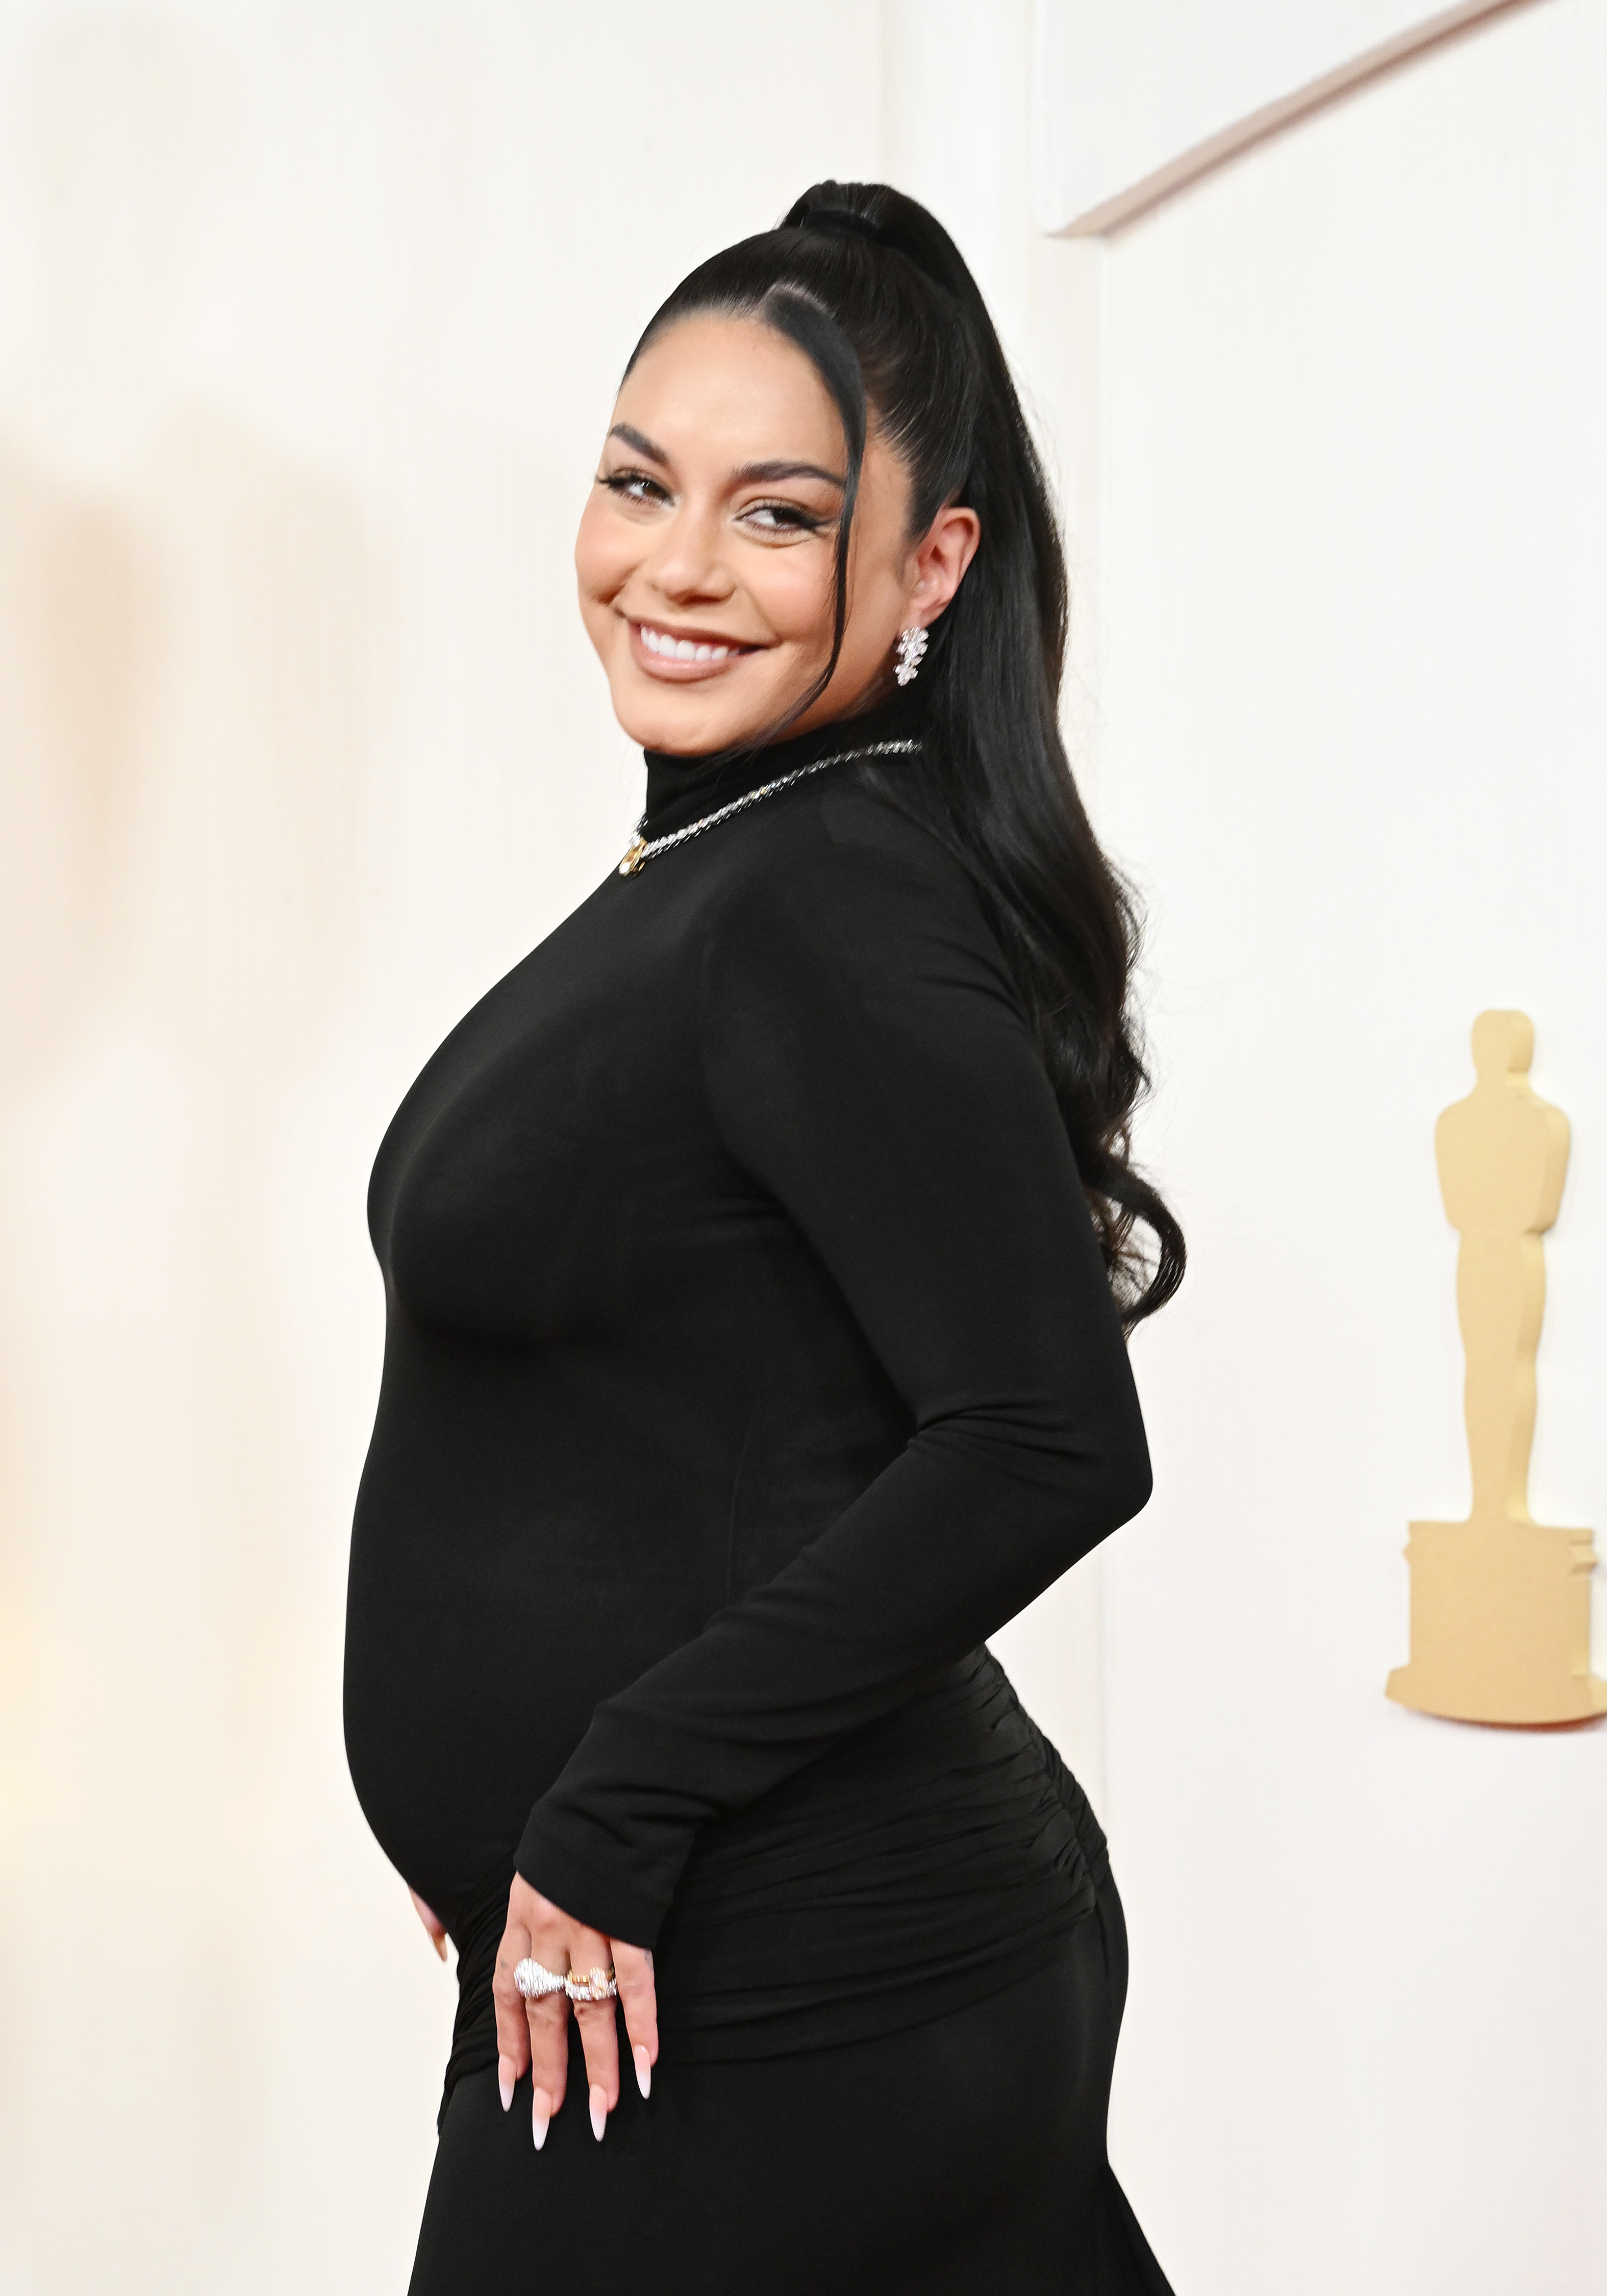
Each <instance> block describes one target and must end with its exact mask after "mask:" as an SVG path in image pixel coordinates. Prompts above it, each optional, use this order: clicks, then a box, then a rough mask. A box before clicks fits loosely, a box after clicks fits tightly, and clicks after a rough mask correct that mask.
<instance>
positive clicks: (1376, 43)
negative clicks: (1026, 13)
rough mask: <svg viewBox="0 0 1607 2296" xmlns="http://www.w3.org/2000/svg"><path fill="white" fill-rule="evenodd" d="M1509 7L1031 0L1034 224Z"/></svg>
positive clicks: (1476, 0)
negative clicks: (1399, 49) (1254, 117)
mask: <svg viewBox="0 0 1607 2296" xmlns="http://www.w3.org/2000/svg"><path fill="white" fill-rule="evenodd" d="M906 4H910V0H906ZM1512 4H1513V0H1482V5H1481V4H1480V0H1459V4H1451V5H1447V4H1445V0H1440V4H1439V6H1431V5H1427V4H1425V0H1300V4H1299V6H1298V7H1291V5H1290V4H1289V0H1189V4H1187V5H1180V4H1179V0H1036V4H1035V6H1034V9H1033V17H1034V25H1033V37H1034V44H1035V68H1036V85H1035V88H1034V99H1035V100H1034V107H1033V108H1034V125H1035V137H1034V142H1035V150H1034V152H1033V173H1034V178H1035V183H1034V190H1035V194H1036V213H1037V222H1038V224H1039V225H1040V226H1041V228H1042V229H1043V230H1045V231H1051V232H1054V231H1062V230H1064V229H1065V227H1066V226H1067V225H1069V224H1071V223H1073V222H1075V221H1076V220H1077V218H1078V217H1084V216H1086V215H1088V214H1089V213H1090V212H1091V211H1094V210H1096V209H1103V207H1104V206H1105V205H1106V203H1107V202H1108V201H1112V200H1114V199H1116V198H1117V197H1118V196H1119V194H1120V193H1124V192H1127V191H1128V190H1130V189H1131V188H1132V187H1133V186H1134V185H1135V184H1138V183H1140V182H1141V181H1142V180H1143V179H1144V177H1146V176H1151V175H1152V174H1154V173H1155V172H1156V171H1157V170H1159V169H1160V168H1165V167H1167V166H1168V163H1170V162H1171V161H1173V160H1177V159H1179V158H1180V157H1181V156H1182V154H1183V153H1185V152H1189V151H1192V150H1193V149H1194V147H1195V146H1196V145H1199V144H1201V143H1207V142H1209V140H1210V139H1211V138H1213V137H1215V136H1218V135H1221V134H1222V133H1223V132H1224V131H1225V130H1227V129H1231V128H1232V127H1234V125H1235V124H1236V123H1237V122H1239V121H1241V120H1243V119H1246V118H1247V117H1248V116H1249V115H1250V114H1251V113H1254V112H1259V111H1261V110H1262V109H1263V108H1264V107H1265V106H1267V105H1268V104H1274V103H1277V102H1282V101H1283V99H1285V98H1287V97H1289V96H1291V95H1293V94H1295V93H1296V91H1297V90H1300V89H1301V88H1305V87H1308V86H1310V85H1311V84H1312V83H1313V82H1315V81H1317V80H1321V79H1323V78H1325V77H1326V76H1327V75H1328V74H1330V73H1332V72H1334V71H1336V70H1343V69H1344V68H1345V67H1347V66H1349V65H1351V64H1353V63H1355V62H1356V61H1357V59H1358V58H1360V57H1363V56H1365V55H1366V54H1368V53H1372V52H1373V51H1376V50H1378V49H1380V48H1381V47H1383V46H1385V45H1393V44H1395V43H1397V42H1400V41H1402V40H1409V39H1411V38H1412V37H1415V36H1419V35H1421V34H1423V32H1424V31H1425V30H1427V29H1430V28H1434V29H1441V28H1444V27H1445V26H1447V24H1449V23H1452V22H1455V21H1462V20H1464V19H1472V18H1474V17H1477V16H1479V15H1480V14H1482V13H1484V12H1487V11H1488V9H1489V8H1491V7H1492V6H1500V5H1508V6H1510V5H1512ZM978 13H979V14H980V12H978ZM1096 228H1103V225H1099V226H1096Z"/></svg>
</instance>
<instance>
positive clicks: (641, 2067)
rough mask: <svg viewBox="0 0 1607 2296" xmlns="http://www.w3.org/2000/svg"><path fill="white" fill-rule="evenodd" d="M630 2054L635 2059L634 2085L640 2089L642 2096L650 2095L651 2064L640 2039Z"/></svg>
mask: <svg viewBox="0 0 1607 2296" xmlns="http://www.w3.org/2000/svg"><path fill="white" fill-rule="evenodd" d="M631 2055H632V2056H633V2057H634V2058H635V2061H636V2087H638V2088H639V2089H640V2090H641V2092H642V2094H643V2095H644V2096H651V2095H652V2064H651V2062H649V2060H648V2054H647V2052H646V2050H645V2049H644V2047H643V2046H642V2044H641V2043H640V2041H638V2042H637V2044H636V2046H635V2048H634V2049H633V2050H632V2051H631Z"/></svg>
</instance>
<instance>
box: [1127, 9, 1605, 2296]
mask: <svg viewBox="0 0 1607 2296" xmlns="http://www.w3.org/2000/svg"><path fill="white" fill-rule="evenodd" d="M1604 117H1607V10H1603V7H1602V6H1601V4H1600V0H1548V4H1546V5H1543V6H1537V7H1534V8H1531V9H1528V10H1524V11H1520V12H1517V13H1515V14H1513V15H1512V16H1510V17H1508V18H1506V19H1505V20H1504V21H1500V22H1498V23H1496V25H1494V26H1493V27H1492V28H1490V29H1488V31H1486V32H1484V33H1482V34H1480V35H1479V36H1477V37H1472V38H1470V39H1469V40H1467V41H1465V42H1464V43H1460V44H1458V45H1455V46H1454V47H1451V48H1448V49H1447V50H1445V51H1443V52H1441V53H1439V55H1437V56H1435V57H1433V58H1432V59H1431V60H1429V61H1426V62H1425V63H1423V65H1422V66H1421V67H1418V68H1414V69H1413V70H1408V71H1406V72H1405V73H1403V74H1402V75H1400V76H1399V77H1398V78H1395V79H1393V80H1391V81H1390V82H1389V83H1387V84H1385V85H1383V86H1379V87H1376V88H1375V89H1373V91H1372V92H1371V93H1369V94H1366V95H1365V96H1363V97H1361V98H1359V99H1357V101H1355V102H1351V103H1349V104H1347V105H1346V106H1344V107H1342V108H1341V109H1340V110H1337V111H1333V112H1332V113H1329V114H1328V115H1326V116H1324V117H1323V118H1321V119H1317V120H1316V121H1315V122H1314V123H1312V124H1311V125H1309V126H1308V127H1305V128H1304V129H1302V130H1301V131H1300V132H1299V133H1298V134H1296V135H1291V136H1290V137H1289V138H1288V139H1286V140H1284V141H1283V142H1281V143H1277V144H1275V145H1273V146H1270V147H1268V148H1267V149H1265V150H1263V151H1261V152H1259V153H1257V154H1256V155H1254V156H1253V157H1252V158H1251V159H1250V160H1247V161H1246V162H1244V163H1242V164H1241V165H1239V166H1237V167H1235V168H1233V169H1232V170H1230V171H1228V172H1227V173H1226V174H1224V175H1222V176H1219V177H1218V178H1216V179H1215V180H1214V181H1212V182H1210V183H1209V184H1206V185H1205V186H1203V187H1202V188H1201V189H1200V190H1199V191H1198V192H1196V193H1193V195H1191V196H1189V197H1186V198H1185V199H1183V200H1180V201H1177V203H1176V204H1175V205H1174V206H1172V207H1170V208H1168V209H1165V210H1164V211H1162V212H1161V213H1160V214H1159V215H1157V216H1156V217H1154V218H1153V219H1152V220H1151V221H1150V222H1148V223H1146V224H1144V225H1139V226H1138V227H1137V228H1136V229H1135V230H1133V231H1132V232H1131V233H1129V234H1126V235H1124V236H1122V237H1120V238H1119V239H1117V240H1115V241H1114V242H1111V244H1110V246H1109V247H1108V249H1107V251H1106V256H1105V298H1104V310H1103V320H1104V332H1103V423H1104V430H1103V649H1104V672H1103V681H1102V685H1101V702H1102V707H1103V717H1104V753H1103V768H1102V772H1103V779H1102V794H1103V808H1102V810H1103V821H1104V824H1105V826H1106V828H1107V831H1108V832H1109V833H1110V834H1111V837H1112V838H1113V840H1114V842H1115V845H1116V847H1117V849H1118V850H1119V852H1120V853H1121V854H1122V855H1123V856H1124V857H1126V858H1127V860H1128V861H1129V863H1130V864H1131V865H1133V866H1134V867H1135V868H1136V871H1137V873H1138V874H1139V876H1140V877H1141V879H1142V880H1143V881H1144V884H1145V885H1146V886H1147V887H1148V888H1149V889H1150V892H1151V898H1152V917H1153V934H1152V945H1151V958H1150V964H1151V972H1152V980H1153V983H1154V1006H1153V1032H1154V1044H1155V1054H1156V1062H1157V1067H1158V1070H1159V1073H1160V1078H1161V1090H1160V1097H1159V1101H1158V1103H1157V1106H1156V1108H1155V1109H1154V1111H1152V1114H1151V1116H1150V1118H1149V1119H1148V1120H1147V1122H1146V1124H1145V1126H1144V1135H1143V1145H1144V1151H1145V1152H1146V1154H1147V1155H1148V1156H1149V1158H1150V1159H1151V1160H1152V1162H1153V1163H1154V1164H1155V1166H1156V1167H1157V1168H1158V1169H1159V1170H1160V1172H1161V1173H1162V1174H1163V1176H1164V1177H1165V1179H1166V1182H1167V1184H1168V1187H1169V1188H1170V1190H1171V1191H1172V1193H1173V1194H1174V1195H1175V1198H1176V1200H1177V1206H1178V1209H1179V1210H1180V1212H1181V1214H1182V1216H1183V1218H1184V1219H1185V1223H1186V1225H1187V1227H1188V1230H1189V1235H1190V1241H1191V1245H1192V1249H1193V1273H1192V1274H1191V1275H1190V1278H1189V1281H1188V1285H1187V1288H1186V1290H1185V1293H1184V1295H1183V1297H1182V1299H1181V1300H1179V1302H1178V1303H1177V1306H1176V1307H1175V1308H1171V1309H1170V1310H1168V1313H1167V1315H1166V1316H1163V1317H1162V1318H1161V1319H1160V1322H1159V1323H1158V1324H1156V1325H1155V1326H1154V1327H1153V1328H1152V1331H1150V1332H1149V1333H1146V1334H1144V1337H1143V1338H1142V1339H1141V1340H1140V1341H1139V1342H1138V1345H1137V1348H1136V1360H1137V1363H1138V1365H1139V1369H1140V1376H1141V1380H1142V1383H1143V1387H1144V1396H1145V1403H1146V1408H1147V1411H1148V1414H1149V1418H1150V1423H1151V1428H1152V1436H1153V1440H1154V1447H1155V1452H1156V1457H1157V1464H1158V1474H1159V1481H1158V1490H1157V1496H1156V1498H1155V1501H1154V1504H1153V1506H1152V1509H1151V1511H1150V1513H1149V1514H1148V1516H1147V1517H1146V1518H1144V1521H1142V1522H1141V1523H1140V1524H1139V1525H1137V1526H1136V1527H1135V1530H1134V1532H1133V1533H1131V1534H1127V1535H1124V1536H1123V1537H1122V1538H1120V1539H1119V1540H1118V1541H1116V1542H1115V1543H1114V1544H1113V1546H1112V1549H1111V1554H1110V1556H1109V1559H1108V1561H1107V1562H1106V1566H1105V1573H1104V1584H1105V1602H1106V1647H1105V1669H1106V1764H1107V1775H1108V1796H1107V1804H1106V1808H1105V1813H1104V1814H1105V1816H1106V1818H1107V1821H1108V1823H1109V1825H1110V1827H1111V1834H1112V1838H1113V1841H1114V1845H1115V1850H1116V1858H1117V1870H1118V1873H1119V1877H1120V1880H1121V1882H1122V1885H1123V1887H1124V1890H1125V1891H1126V1895H1127V1907H1128V1914H1129V1920H1130V1924H1131V1931H1132V1942H1133V1967H1134V1981H1133V1996H1132V2005H1131V2012H1130V2023H1129V2029H1128V2031H1127V2036H1126V2038H1125V2041H1124V2051H1123V2059H1122V2062H1121V2063H1120V2065H1119V2072H1118V2095H1117V2103H1116V2114H1115V2122H1114V2135H1113V2144H1114V2150H1115V2154H1116V2157H1117V2160H1118V2164H1119V2167H1120V2169H1121V2170H1122V2172H1123V2174H1124V2176H1125V2177H1126V2178H1127V2182H1128V2185H1129V2189H1130V2190H1131V2192H1132V2194H1133V2195H1134V2198H1135V2201H1136V2205H1137V2206H1138V2209H1139V2211H1140V2214H1141V2216H1142V2217H1143V2218H1144V2221H1145V2222H1146V2224H1147V2226H1148V2227H1149V2229H1150V2231H1151V2233H1152V2236H1153V2237H1154V2239H1155V2242H1156V2244H1157V2247H1158V2249H1159V2250H1160V2254H1161V2256H1162V2258H1163V2260H1164V2261H1165V2262H1166V2264H1167V2265H1168V2269H1169V2270H1170V2271H1171V2273H1172V2274H1173V2276H1174V2277H1175V2279H1176V2282H1177V2286H1178V2288H1179V2289H1180V2290H1187V2291H1189V2292H1190V2296H1287V2292H1289V2291H1291V2290H1299V2291H1300V2296H1356V2292H1359V2291H1365V2292H1367V2296H1512V2292H1513V2291H1517V2290H1523V2291H1529V2290H1537V2291H1538V2290H1542V2289H1563V2288H1573V2289H1579V2290H1584V2289H1597V2288H1602V2287H1604V2286H1607V2093H1604V2092H1603V2086H1602V2079H1601V2069H1602V2064H1603V2054H1604V2052H1607V1985H1604V1983H1603V1974H1602V1970H1603V1952H1602V1947H1603V1926H1602V1925H1603V1912H1602V1909H1603V1905H1604V1904H1607V1830H1604V1829H1603V1809H1604V1808H1607V1732H1603V1731H1601V1730H1594V1731H1588V1732H1585V1733H1576V1734H1547V1733H1537V1734H1521V1733H1515V1732H1501V1731H1484V1730H1475V1729H1470V1728H1465V1727H1461V1726H1455V1725H1451V1724H1443V1723H1436V1722H1432V1721H1429V1720H1426V1719H1424V1718H1421V1717H1418V1716H1415V1715H1411V1714H1407V1713H1406V1712H1404V1711H1402V1710H1400V1709H1398V1708H1397V1707H1394V1706H1391V1705H1390V1704H1388V1703H1387V1702H1386V1701H1385V1699H1384V1696H1383V1683H1384V1677H1385V1675H1386V1673H1387V1671H1388V1669H1390V1666H1391V1665H1393V1664H1395V1663H1398V1661H1400V1660H1401V1659H1402V1658H1403V1657H1404V1656H1405V1653H1406V1570H1405V1565H1404V1563H1403V1562H1402V1561H1401V1559H1400V1550H1401V1547H1402V1546H1403V1544H1404V1541H1405V1533H1406V1523H1407V1521H1408V1520H1409V1519H1410V1518H1411V1517H1413V1516H1414V1515H1422V1516H1439V1517H1446V1516H1450V1515H1453V1514H1455V1513H1463V1512H1464V1511H1465V1508H1466V1505H1467V1497H1468V1485H1467V1472H1466V1464H1465V1455H1464V1447H1463V1442H1462V1433H1461V1417H1460V1404H1461V1356H1460V1349H1459V1343H1458V1339H1457V1332H1456V1324H1455V1300H1454V1292H1453V1283H1454V1271H1455V1236H1454V1235H1453V1234H1452V1233H1451V1231H1450V1230H1449V1228H1448V1227H1447V1226H1446V1224H1445V1221H1444V1218H1443V1214H1442V1211H1441V1208H1440V1204H1439V1193H1438V1188H1437V1184H1436V1177H1435V1169H1434V1161H1433V1150H1432V1128H1433V1122H1434V1119H1435V1116H1436V1114H1437V1113H1438V1111H1439V1109H1440V1108H1442V1107H1443V1106H1444V1105H1445V1104H1446V1103H1447V1102H1449V1101H1450V1100H1452V1099H1454V1098H1456V1097H1459V1096H1460V1095H1462V1094H1463V1093H1464V1091H1466V1090H1467V1089H1468V1088H1469V1086H1470V1083H1471V1076H1472V1070H1471V1067H1470V1063H1469V1059H1468V1054H1467V1031H1468V1027H1469V1024H1470V1022H1471V1021H1472V1018H1473V1015H1474V1014H1475V1013H1477V1012H1478V1011H1479V1010H1480V1008H1481V1007H1483V1006H1486V1005H1507V1004H1511V1005H1520V1006H1521V1007H1522V1008H1524V1009H1525V1010H1526V1011H1528V1012H1529V1013H1530V1014H1531V1015H1532V1017H1533V1019H1534V1021H1535V1024H1536V1029H1537V1042H1538V1054H1537V1067H1536V1070H1535V1081H1536V1084H1537V1087H1538V1089H1539V1090H1540V1091H1541V1092H1542V1093H1544V1094H1545V1095H1546V1096H1547V1097H1548V1098H1551V1099H1553V1100H1554V1101H1556V1102H1557V1103H1560V1104H1561V1105H1562V1107H1563V1108H1564V1109H1565V1110H1566V1111H1568V1113H1569V1114H1570V1117H1571V1118H1572V1119H1573V1124H1574V1153H1573V1167H1572V1169H1571V1172H1570V1177H1569V1182H1568V1189H1567V1193H1566V1195H1565V1198H1564V1202H1563V1210H1562V1219H1561V1221H1560V1223H1559V1226H1558V1227H1557V1229H1556V1231H1555V1233H1554V1236H1553V1238H1552V1240H1551V1242H1550V1243H1549V1244H1548V1247H1547V1262H1548V1270H1549V1283H1550V1296H1549V1302H1548V1306H1547V1311H1546V1332H1545V1337H1544V1341H1543V1345H1542V1352H1541V1357H1540V1415H1539V1430H1538V1439H1537V1451H1536V1462H1535V1473H1534V1479H1533V1498H1534V1503H1535V1508H1536V1512H1537V1515H1538V1516H1539V1517H1540V1518H1541V1519H1542V1520H1545V1521H1554V1522H1562V1523H1578V1522H1588V1523H1595V1525H1596V1526H1597V1527H1598V1536H1602V1535H1603V1533H1607V1450H1604V1449H1603V1443H1602V1428H1603V1412H1602V1403H1601V1384H1602V1374H1603V1362H1604V1361H1607V1070H1604V1069H1603V1061H1602V1046H1603V1012H1602V996H1603V982H1604V981H1607V923H1604V922H1603V914H1604V913H1603V898H1602V857H1603V850H1604V849H1607V795H1604V794H1603V769H1604V765H1607V758H1604V754H1603V698H1602V696H1603V687H1602V661H1603V637H1602V633H1603V627H1607V553H1604V551H1603V536H1604V535H1607V449H1604V447H1603V424H1602V400H1603V387H1602V378H1603V372H1604V371H1607V273H1604V272H1603V264H1602V255H1601V225H1602V218H1603V214H1607V142H1604V141H1603V136H1602V134H1601V123H1602V120H1603V118H1604ZM1597 1607H1598V1627H1599V1625H1600V1611H1601V1601H1600V1596H1599V1595H1598V1598H1597ZM1600 1641H1601V1636H1600V1635H1599V1633H1598V1644H1599V1643H1600ZM1600 1665H1601V1661H1600V1659H1598V1670H1600Z"/></svg>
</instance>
